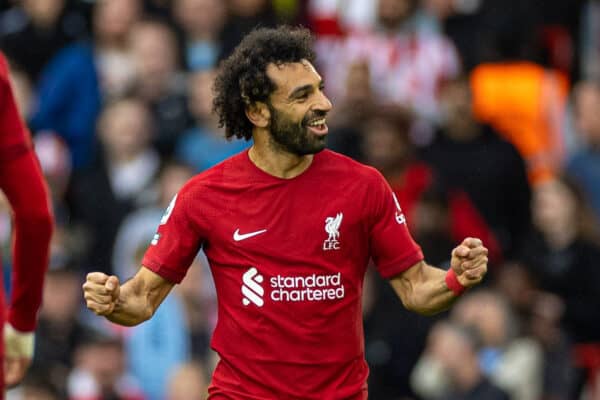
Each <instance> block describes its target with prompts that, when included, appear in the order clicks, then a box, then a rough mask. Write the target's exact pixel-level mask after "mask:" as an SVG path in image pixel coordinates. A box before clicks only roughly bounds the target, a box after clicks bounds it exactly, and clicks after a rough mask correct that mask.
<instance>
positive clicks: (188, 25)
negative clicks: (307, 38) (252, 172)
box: [0, 0, 600, 400]
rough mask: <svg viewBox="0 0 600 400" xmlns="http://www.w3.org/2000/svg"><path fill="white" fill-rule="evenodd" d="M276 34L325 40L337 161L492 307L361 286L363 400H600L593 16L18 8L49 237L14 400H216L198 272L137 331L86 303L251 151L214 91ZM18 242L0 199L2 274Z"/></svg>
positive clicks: (471, 4) (536, 9)
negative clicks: (50, 219)
mask: <svg viewBox="0 0 600 400" xmlns="http://www.w3.org/2000/svg"><path fill="white" fill-rule="evenodd" d="M280 23H288V24H294V25H297V24H302V25H304V26H307V27H309V28H310V29H311V30H312V31H313V32H314V33H315V37H316V41H315V50H316V52H317V56H318V60H317V67H318V69H319V71H320V72H321V73H322V75H323V78H324V81H325V85H326V87H325V91H326V93H327V95H328V96H330V98H331V99H332V101H333V104H334V110H333V111H332V112H331V115H330V116H329V118H328V125H329V128H330V135H329V136H330V138H329V145H330V147H331V148H333V149H334V150H337V151H340V152H342V153H344V154H346V155H348V156H350V157H353V158H355V159H357V160H360V161H362V162H364V163H367V164H370V165H372V166H374V167H376V168H377V169H379V170H380V171H381V173H382V174H383V175H384V176H385V178H386V179H387V180H388V181H389V183H390V185H391V186H392V188H393V190H394V191H395V192H396V194H397V197H398V199H399V200H400V203H401V205H402V208H403V211H404V213H405V215H406V216H407V221H408V225H409V227H410V228H411V232H412V233H413V236H414V237H415V239H416V240H417V242H418V243H419V244H420V245H421V246H422V248H423V250H424V253H425V255H426V258H427V261H428V262H429V263H431V264H433V265H437V266H439V267H442V268H448V263H449V258H450V252H451V249H452V248H453V247H454V246H455V245H457V244H458V243H459V242H460V241H461V240H462V239H463V238H464V237H466V236H475V237H479V238H481V239H482V240H483V241H484V244H485V245H486V246H487V247H488V248H489V250H490V271H489V275H488V278H486V281H485V284H484V285H483V286H484V287H483V288H481V289H477V290H473V291H472V292H468V293H466V294H465V295H464V296H463V297H462V298H460V299H459V300H458V301H457V302H456V303H455V305H454V306H453V308H452V309H451V310H450V312H448V313H444V314H442V315H439V316H436V317H433V318H431V317H427V318H426V317H421V316H418V315H415V314H411V313H408V312H407V311H405V310H404V309H403V308H402V306H401V303H400V301H399V300H398V299H397V297H396V296H395V294H394V293H393V291H392V290H391V288H390V287H389V285H388V284H387V282H384V281H382V280H381V278H380V277H378V276H377V275H376V273H374V272H373V271H370V272H368V275H367V280H366V283H365V288H364V301H363V308H364V323H365V338H366V343H365V350H366V357H367V361H368V363H369V365H370V368H371V375H370V377H369V388H370V397H371V398H373V399H375V400H400V399H405V400H408V399H414V400H417V399H422V400H436V399H446V400H448V399H453V400H459V399H464V400H466V399H489V400H495V399H513V400H579V399H586V400H597V399H600V295H599V294H598V290H599V289H600V268H599V267H598V262H599V260H600V240H599V232H600V228H599V227H600V1H595V0H570V1H561V0H545V1H542V0H344V1H342V0H304V1H303V0H272V1H269V0H4V1H0V49H2V51H3V52H4V53H5V54H6V56H7V57H8V59H9V61H10V63H11V68H12V70H11V73H12V79H13V88H14V90H15V91H16V94H17V99H18V103H19V107H20V111H21V113H22V115H23V118H24V119H25V120H26V121H27V123H28V125H29V127H30V130H31V132H32V135H33V140H34V144H35V150H36V152H37V154H38V157H39V159H40V162H41V165H42V168H43V171H44V174H45V176H46V178H47V181H48V183H49V186H50V188H51V193H52V200H53V203H54V212H55V215H56V220H57V228H56V231H55V234H54V238H53V241H52V250H51V265H50V269H49V271H48V274H47V280H46V286H45V290H44V302H43V308H42V310H41V312H40V316H39V320H40V322H39V327H38V330H37V341H36V354H35V360H34V363H33V367H32V369H31V371H30V373H29V375H28V376H27V378H26V380H25V381H24V383H23V384H22V385H21V386H20V387H19V388H17V389H16V390H13V391H11V392H10V393H9V399H12V400H26V399H27V400H33V399H41V400H53V399H72V400H84V399H85V400H96V399H98V400H100V399H122V400H134V399H135V400H145V399H148V400H159V399H169V400H195V399H202V398H204V395H205V392H206V384H207V382H208V380H209V378H210V374H211V371H212V368H213V367H214V365H215V361H216V360H217V356H216V355H215V354H214V353H213V352H212V351H211V350H210V349H209V341H210V336H211V333H212V329H213V327H214V325H215V318H216V299H215V292H214V287H213V286H212V282H211V276H210V269H209V266H208V263H207V262H206V259H204V258H203V256H202V254H199V255H198V257H197V259H196V260H195V261H194V263H195V265H194V266H193V267H192V268H190V270H189V273H188V275H187V277H186V279H185V280H184V282H183V283H182V284H181V285H179V286H177V287H176V289H175V291H174V293H173V294H172V295H171V296H169V297H168V298H167V300H166V301H165V302H164V303H163V305H162V306H161V307H160V309H159V310H158V312H157V314H156V315H155V316H154V318H153V319H151V320H150V321H148V322H146V323H144V324H142V325H140V326H138V327H134V328H122V327H116V326H115V325H111V324H110V323H108V322H106V321H104V319H101V318H97V317H94V316H93V315H90V314H89V313H88V312H86V311H85V310H84V307H83V299H82V294H81V283H82V281H83V276H84V274H85V273H87V272H90V271H95V270H98V271H103V272H105V273H112V274H116V275H118V276H119V277H120V278H121V279H127V278H128V277H130V276H131V275H132V274H134V273H135V271H136V269H137V268H138V267H139V263H140V260H141V257H142V255H143V253H144V251H145V249H146V247H147V246H148V244H149V243H150V242H151V240H152V238H153V235H154V232H155V229H156V227H157V225H158V223H159V221H160V218H161V215H162V213H163V210H164V209H165V208H166V206H167V205H168V203H169V201H170V199H171V198H172V197H173V196H174V194H175V193H176V192H177V191H178V189H179V188H180V187H181V185H183V183H185V182H186V181H187V180H188V179H189V178H190V177H191V176H193V175H194V174H196V173H198V172H200V171H203V170H205V169H207V168H209V167H211V166H212V165H214V164H216V163H218V162H220V161H221V160H223V159H225V158H226V157H228V156H230V155H233V154H235V153H237V152H239V151H242V150H243V149H245V148H246V147H248V146H250V145H251V143H249V142H244V141H233V142H227V141H226V140H225V139H224V138H223V135H222V134H223V132H222V129H221V128H220V127H219V126H218V123H217V121H216V120H215V116H214V115H213V114H212V113H211V107H212V96H213V94H212V90H211V86H212V81H213V77H214V76H215V73H216V71H217V69H218V68H219V62H220V61H221V60H222V59H224V58H225V57H227V55H228V54H230V52H231V51H232V50H233V48H235V46H236V45H237V44H238V43H239V41H240V40H241V38H242V37H243V36H244V35H245V34H246V33H247V32H249V31H250V30H251V29H252V28H253V27H255V26H275V25H276V24H280ZM10 232H11V220H10V211H9V209H8V206H7V205H6V202H3V201H2V200H0V245H1V246H2V249H3V250H4V251H3V258H4V260H3V262H4V268H5V270H7V271H9V270H10V259H9V255H10V251H6V250H7V249H8V248H9V247H10ZM5 281H8V280H5Z"/></svg>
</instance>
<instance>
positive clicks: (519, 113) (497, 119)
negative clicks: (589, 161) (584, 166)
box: [470, 18, 568, 184]
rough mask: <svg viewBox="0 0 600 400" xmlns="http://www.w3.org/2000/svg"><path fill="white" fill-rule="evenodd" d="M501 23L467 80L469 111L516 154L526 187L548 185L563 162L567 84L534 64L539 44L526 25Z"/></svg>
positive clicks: (552, 71) (557, 74)
mask: <svg viewBox="0 0 600 400" xmlns="http://www.w3.org/2000/svg"><path fill="white" fill-rule="evenodd" d="M505 19H506V18H505ZM505 19H502V18H501V19H500V20H501V21H503V23H505V24H506V25H502V29H499V31H498V32H493V33H492V34H490V37H489V38H488V41H487V42H486V43H488V46H489V48H488V49H487V55H486V56H485V57H484V58H483V60H484V61H485V62H483V63H481V64H480V65H478V66H477V67H476V68H475V69H474V70H473V71H472V73H471V75H470V81H471V86H472V90H473V110H474V113H475V116H476V118H477V119H478V120H479V121H481V122H483V123H485V124H489V125H491V126H492V127H494V129H496V130H497V131H498V132H499V133H500V134H501V135H502V136H503V137H504V138H505V139H506V140H508V141H509V142H511V143H512V144H513V145H514V146H515V147H516V148H517V150H519V152H520V153H521V155H522V157H523V158H524V160H525V164H526V167H527V172H528V177H529V180H530V182H531V183H532V184H537V183H540V182H543V181H545V180H548V179H551V178H552V177H553V176H554V175H555V174H556V173H557V172H558V167H559V166H560V165H561V162H562V161H563V158H564V143H563V137H562V133H561V132H562V128H563V123H564V121H563V119H564V114H565V105H566V100H567V93H568V78H567V76H566V75H565V74H563V73H561V72H560V71H558V70H556V69H551V68H545V67H543V66H542V65H540V64H538V63H537V62H534V61H535V60H536V59H537V57H536V56H535V54H534V53H535V52H536V51H537V50H539V43H537V42H536V40H535V38H536V36H535V35H534V32H532V30H533V27H532V26H531V24H530V21H528V20H526V19H525V20H521V19H517V20H516V21H512V20H511V19H510V18H508V20H505ZM511 21H512V22H513V23H518V25H517V26H516V28H515V26H514V25H513V24H509V23H510V22H511ZM513 28H515V29H513ZM517 28H518V29H517ZM532 60H533V61H532Z"/></svg>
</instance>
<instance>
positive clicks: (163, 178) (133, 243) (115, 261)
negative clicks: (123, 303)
mask: <svg viewBox="0 0 600 400" xmlns="http://www.w3.org/2000/svg"><path fill="white" fill-rule="evenodd" d="M192 175H193V170H192V169H191V167H189V166H188V165H186V164H181V163H177V162H167V163H166V164H165V165H164V166H163V167H162V170H161V171H160V173H159V175H158V182H157V191H158V196H157V199H156V202H152V203H150V204H148V205H147V206H146V207H141V208H136V209H134V210H133V211H132V212H131V213H129V214H128V215H127V216H126V217H125V218H124V220H123V222H122V223H121V225H120V226H119V231H118V233H117V235H116V240H115V247H114V251H113V253H112V266H113V272H114V273H115V274H116V275H117V276H118V277H119V278H120V279H128V278H130V277H131V276H133V275H134V274H135V273H136V271H137V270H138V268H139V267H140V264H139V261H140V260H138V258H137V257H138V254H137V252H138V250H139V247H140V246H142V245H146V246H147V245H148V244H149V243H150V241H151V240H152V237H153V236H154V233H155V232H156V228H157V227H158V225H159V223H160V219H161V217H162V215H163V213H164V210H165V209H166V208H167V206H168V205H169V202H170V201H171V199H173V197H174V196H175V195H176V194H177V192H178V191H179V189H181V187H182V186H183V185H184V184H185V183H186V182H187V181H188V180H189V179H190V178H191V177H192Z"/></svg>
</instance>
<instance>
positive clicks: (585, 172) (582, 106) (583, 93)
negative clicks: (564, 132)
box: [567, 81, 600, 224]
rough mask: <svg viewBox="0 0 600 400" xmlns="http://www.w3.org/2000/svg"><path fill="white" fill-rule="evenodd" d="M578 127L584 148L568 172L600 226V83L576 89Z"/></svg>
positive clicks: (586, 83) (587, 83) (568, 167)
mask: <svg viewBox="0 0 600 400" xmlns="http://www.w3.org/2000/svg"><path fill="white" fill-rule="evenodd" d="M573 94H574V103H575V104H574V105H575V124H576V130H577V134H578V136H579V138H580V139H581V141H582V142H583V147H582V148H581V149H580V150H579V151H577V152H576V153H575V154H573V156H572V157H571V158H570V159H569V160H568V162H567V173H568V174H569V175H570V176H572V177H573V178H574V179H575V180H576V181H577V182H578V183H579V185H581V187H582V188H583V190H584V191H585V193H586V195H587V196H588V198H589V201H590V205H591V206H592V208H593V210H594V214H595V216H596V223H597V224H598V223H600V168H598V166H599V165H600V113H599V112H598V110H600V84H599V83H598V82H592V81H584V82H581V83H579V84H578V85H577V86H576V87H575V89H574V92H573Z"/></svg>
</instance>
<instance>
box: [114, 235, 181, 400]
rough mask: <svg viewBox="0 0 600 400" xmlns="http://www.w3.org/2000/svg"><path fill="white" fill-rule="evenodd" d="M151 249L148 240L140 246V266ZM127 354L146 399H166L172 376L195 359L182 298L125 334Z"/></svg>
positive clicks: (169, 302)
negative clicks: (181, 366) (168, 381)
mask: <svg viewBox="0 0 600 400" xmlns="http://www.w3.org/2000/svg"><path fill="white" fill-rule="evenodd" d="M148 239H150V238H148ZM147 247H148V240H146V241H144V242H143V243H141V244H140V245H139V246H138V251H137V252H136V255H135V256H136V257H135V260H136V262H137V264H138V265H141V259H142V256H143V255H144V251H145V250H146V249H147ZM128 277H130V276H128ZM113 327H114V325H113ZM125 355H126V359H127V363H128V371H130V372H131V375H132V376H133V377H135V378H136V380H137V381H138V382H140V384H141V385H142V386H141V391H142V392H143V393H144V397H145V398H146V399H149V400H162V399H164V398H165V396H166V391H167V379H168V375H169V373H170V372H171V371H173V370H174V369H175V368H177V366H178V365H180V364H182V363H184V362H186V361H188V360H189V359H190V356H191V349H190V332H189V330H188V329H187V319H186V314H185V309H184V307H183V304H182V302H181V299H180V297H179V296H169V297H168V298H166V299H165V300H164V301H163V302H162V304H161V305H160V308H159V309H158V310H157V311H156V313H155V314H154V316H153V318H152V320H150V321H147V323H145V324H141V325H138V326H136V327H133V328H132V329H129V330H127V331H125Z"/></svg>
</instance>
